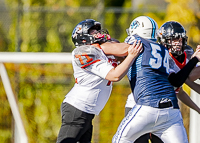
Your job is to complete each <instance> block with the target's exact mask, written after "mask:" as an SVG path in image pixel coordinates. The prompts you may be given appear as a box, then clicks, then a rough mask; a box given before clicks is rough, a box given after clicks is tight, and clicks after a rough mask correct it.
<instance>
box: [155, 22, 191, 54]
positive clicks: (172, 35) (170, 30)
mask: <svg viewBox="0 0 200 143" xmlns="http://www.w3.org/2000/svg"><path fill="white" fill-rule="evenodd" d="M174 39H181V40H180V41H182V47H181V50H176V48H173V44H172V42H173V40H174ZM187 39H188V37H187V36H186V30H185V29H184V27H183V26H182V25H181V24H180V23H178V22H176V21H168V22H166V23H164V24H163V25H162V26H161V27H160V29H159V30H158V42H159V43H160V44H162V45H164V46H166V47H167V48H168V49H170V52H171V53H172V54H177V55H181V54H183V52H184V49H185V47H186V46H187Z"/></svg>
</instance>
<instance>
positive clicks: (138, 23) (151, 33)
mask: <svg viewBox="0 0 200 143" xmlns="http://www.w3.org/2000/svg"><path fill="white" fill-rule="evenodd" d="M157 30H158V25H157V23H156V22H155V20H153V19H152V18H150V17H148V16H139V17H137V18H135V19H134V20H133V21H132V22H131V24H130V27H129V29H127V30H126V31H127V34H128V35H129V36H132V35H134V34H137V35H139V36H141V37H142V38H146V39H150V40H153V41H157Z"/></svg>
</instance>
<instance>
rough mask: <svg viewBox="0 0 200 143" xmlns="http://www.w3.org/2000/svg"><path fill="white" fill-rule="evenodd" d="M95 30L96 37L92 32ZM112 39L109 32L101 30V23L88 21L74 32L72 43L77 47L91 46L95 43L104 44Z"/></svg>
mask: <svg viewBox="0 0 200 143" xmlns="http://www.w3.org/2000/svg"><path fill="white" fill-rule="evenodd" d="M92 29H93V30H95V31H96V33H93V34H95V36H94V35H93V34H91V33H90V32H89V31H90V30H92ZM109 39H110V35H109V33H108V31H107V30H101V23H100V22H97V21H95V20H93V19H86V20H84V21H81V22H80V23H78V24H77V25H76V27H75V28H74V30H73V32H72V41H73V43H74V45H75V46H81V45H90V44H93V43H99V44H101V43H104V42H106V41H107V40H109Z"/></svg>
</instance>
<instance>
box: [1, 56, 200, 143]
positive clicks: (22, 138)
mask: <svg viewBox="0 0 200 143" xmlns="http://www.w3.org/2000/svg"><path fill="white" fill-rule="evenodd" d="M3 63H71V53H45V52H39V53H38V52H35V53H32V52H0V76H1V79H2V82H3V86H4V88H5V91H6V95H7V98H8V102H9V104H10V108H11V111H12V114H13V118H14V120H15V124H16V127H17V130H18V137H17V141H15V143H28V137H27V134H26V131H25V128H24V126H23V122H22V119H21V116H20V113H19V109H18V106H17V101H16V99H15V96H14V93H13V91H12V87H11V84H10V80H9V77H8V74H7V71H6V68H5V66H4V64H3ZM197 82H198V83H199V84H200V81H199V80H198V81H197ZM191 98H192V100H193V101H194V102H195V103H196V104H197V105H200V95H198V94H197V93H196V92H194V91H193V90H192V91H191ZM199 127H200V116H199V115H198V113H197V112H196V111H194V110H192V109H191V110H190V129H189V134H190V143H197V142H200V136H199V135H198V134H199V132H200V128H199Z"/></svg>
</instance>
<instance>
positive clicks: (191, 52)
mask: <svg viewBox="0 0 200 143" xmlns="http://www.w3.org/2000/svg"><path fill="white" fill-rule="evenodd" d="M184 51H185V52H186V54H187V59H190V58H191V56H192V55H193V54H194V50H193V49H192V47H190V46H189V45H187V46H186V47H185V50H184Z"/></svg>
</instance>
